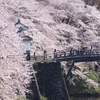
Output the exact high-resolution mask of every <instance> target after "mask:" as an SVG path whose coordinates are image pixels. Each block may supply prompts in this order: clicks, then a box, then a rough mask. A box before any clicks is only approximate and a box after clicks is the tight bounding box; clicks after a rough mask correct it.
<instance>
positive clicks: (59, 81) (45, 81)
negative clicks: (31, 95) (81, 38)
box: [36, 62, 70, 100]
mask: <svg viewBox="0 0 100 100" xmlns="http://www.w3.org/2000/svg"><path fill="white" fill-rule="evenodd" d="M36 77H37V82H38V85H39V90H40V93H41V95H43V96H44V97H47V98H48V100H70V99H69V96H68V94H67V91H66V85H65V83H64V78H63V76H62V69H61V65H60V63H59V62H58V63H38V73H37V74H36Z"/></svg>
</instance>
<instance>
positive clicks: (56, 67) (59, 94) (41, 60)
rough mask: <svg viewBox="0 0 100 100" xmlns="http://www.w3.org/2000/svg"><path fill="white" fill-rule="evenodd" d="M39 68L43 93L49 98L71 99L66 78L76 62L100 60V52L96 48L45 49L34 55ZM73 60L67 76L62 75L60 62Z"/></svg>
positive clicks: (55, 99) (53, 99)
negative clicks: (79, 49) (51, 51)
mask: <svg viewBox="0 0 100 100" xmlns="http://www.w3.org/2000/svg"><path fill="white" fill-rule="evenodd" d="M32 60H34V61H35V62H36V63H37V65H36V66H35V67H36V68H37V69H38V73H37V75H36V77H37V78H38V80H37V81H38V84H39V86H40V87H39V89H40V92H41V94H43V95H44V96H45V97H47V98H49V99H48V100H70V97H69V95H68V90H67V87H66V82H65V80H66V79H67V78H68V76H69V75H70V73H71V70H72V68H73V66H74V63H76V62H90V61H100V52H98V51H94V50H85V51H82V50H81V51H78V50H70V51H56V50H54V52H53V53H51V54H49V53H47V51H44V52H43V54H42V55H37V56H36V55H34V56H32ZM62 61H71V65H70V67H69V70H68V72H67V75H66V78H65V79H64V77H63V75H62V68H61V65H60V62H62Z"/></svg>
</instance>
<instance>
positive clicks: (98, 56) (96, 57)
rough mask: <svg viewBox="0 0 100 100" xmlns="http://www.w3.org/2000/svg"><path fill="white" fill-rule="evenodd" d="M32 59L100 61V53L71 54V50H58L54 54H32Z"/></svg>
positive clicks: (36, 60) (40, 60) (45, 60)
mask: <svg viewBox="0 0 100 100" xmlns="http://www.w3.org/2000/svg"><path fill="white" fill-rule="evenodd" d="M32 60H34V61H35V62H61V61H72V60H74V61H75V62H88V61H89V62H90V61H100V53H98V52H97V53H96V52H94V53H93V52H84V53H74V54H70V53H69V52H56V53H52V54H44V55H40V56H39V55H38V56H32Z"/></svg>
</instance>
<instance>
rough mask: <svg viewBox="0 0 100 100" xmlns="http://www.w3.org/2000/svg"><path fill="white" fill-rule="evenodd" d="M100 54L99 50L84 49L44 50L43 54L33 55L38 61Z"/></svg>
mask: <svg viewBox="0 0 100 100" xmlns="http://www.w3.org/2000/svg"><path fill="white" fill-rule="evenodd" d="M97 55H100V52H98V51H95V50H84V51H78V50H73V51H67V50H66V51H55V50H54V52H53V53H47V52H46V51H45V52H44V53H43V55H38V56H34V57H35V58H37V59H39V60H40V61H41V60H42V61H45V60H54V59H57V58H62V57H75V56H97Z"/></svg>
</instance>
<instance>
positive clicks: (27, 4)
mask: <svg viewBox="0 0 100 100" xmlns="http://www.w3.org/2000/svg"><path fill="white" fill-rule="evenodd" d="M0 5H1V6H0V12H1V15H0V18H1V20H0V22H1V24H4V25H5V24H6V22H5V19H6V21H8V22H10V24H11V25H14V24H15V23H16V22H17V20H18V19H20V20H21V23H23V24H24V25H26V26H28V27H29V29H28V30H27V31H23V32H21V33H18V34H19V35H23V34H25V35H29V36H30V37H32V38H33V41H32V42H31V55H33V53H34V52H35V51H36V50H37V54H41V53H42V52H43V50H47V51H48V52H49V53H50V52H53V50H54V49H57V50H68V49H70V48H73V49H76V50H77V49H78V47H80V48H82V47H84V48H86V49H90V48H91V46H93V47H94V48H93V49H96V50H97V49H98V50H99V49H100V12H99V11H98V10H97V8H96V7H95V6H93V7H92V6H89V5H86V4H85V3H84V2H83V1H81V0H23V1H22V0H16V1H13V0H1V1H0ZM15 28H16V30H15V31H16V32H17V30H18V28H17V27H15ZM76 66H78V67H79V68H80V66H81V68H80V71H79V70H76V72H75V71H74V72H73V74H75V75H80V77H81V78H83V79H86V80H87V83H91V84H92V85H93V86H94V87H96V88H97V86H98V83H96V82H94V81H93V80H88V78H87V76H85V75H84V73H82V71H83V69H84V66H83V64H78V65H76ZM82 66H83V67H82Z"/></svg>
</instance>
